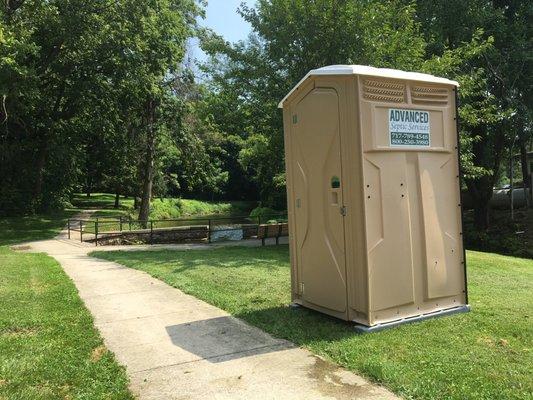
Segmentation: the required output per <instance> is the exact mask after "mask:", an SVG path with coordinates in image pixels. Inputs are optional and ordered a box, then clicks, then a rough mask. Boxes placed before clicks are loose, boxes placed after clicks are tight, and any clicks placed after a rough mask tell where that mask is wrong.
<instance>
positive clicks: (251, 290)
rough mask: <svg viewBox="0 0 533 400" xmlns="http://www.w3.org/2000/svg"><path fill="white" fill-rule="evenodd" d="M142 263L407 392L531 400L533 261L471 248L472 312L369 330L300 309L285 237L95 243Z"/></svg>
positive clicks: (116, 256) (113, 256)
mask: <svg viewBox="0 0 533 400" xmlns="http://www.w3.org/2000/svg"><path fill="white" fill-rule="evenodd" d="M93 254H94V255H95V256H98V257H101V258H105V259H109V260H114V261H117V262H119V263H121V264H124V265H127V266H129V267H132V268H136V269H140V270H143V271H146V272H148V273H149V274H151V275H153V276H154V277H157V278H159V279H161V280H163V281H165V282H167V283H169V284H171V285H173V286H175V287H177V288H179V289H181V290H183V291H184V292H186V293H189V294H192V295H194V296H196V297H198V298H200V299H203V300H205V301H207V302H209V303H211V304H214V305H216V306H218V307H220V308H222V309H224V310H226V311H228V312H230V313H231V314H233V315H236V316H238V317H239V318H242V319H244V320H245V321H247V322H249V323H251V324H253V325H256V326H258V327H260V328H262V329H264V330H265V331H267V332H270V333H272V334H273V335H275V336H277V337H282V338H286V339H289V340H291V341H293V342H295V343H297V344H299V345H302V346H305V347H307V348H309V349H310V350H311V351H313V352H314V353H316V354H320V355H322V356H325V357H327V358H329V359H331V360H333V361H334V362H336V363H338V364H340V365H343V366H344V367H346V368H349V369H351V370H353V371H355V372H358V373H361V374H364V375H365V376H367V377H368V378H370V379H371V380H373V381H376V382H379V383H382V384H384V385H386V386H387V387H389V388H390V389H392V390H393V391H395V392H396V393H398V394H400V395H402V396H404V397H406V398H417V399H458V400H459V399H461V400H463V399H476V400H477V399H487V400H489V399H490V400H492V399H530V398H531V393H532V391H533V381H532V374H531V371H532V370H533V357H532V354H531V351H532V348H531V347H532V337H533V326H532V325H533V324H532V323H531V313H532V311H533V296H532V295H531V294H532V293H533V261H532V260H526V259H520V258H513V257H504V256H499V255H496V254H488V253H479V252H468V257H467V258H468V270H469V291H470V302H471V305H472V311H471V312H470V313H467V314H461V315H454V316H449V317H444V318H440V319H434V320H428V321H424V322H421V323H416V324H411V325H404V326H401V327H398V328H394V329H391V330H387V331H383V332H378V333H374V334H369V335H357V334H355V333H354V331H353V329H351V327H350V326H349V325H348V324H346V323H343V322H341V321H338V320H335V319H333V318H329V317H326V316H323V315H321V314H319V313H316V312H311V311H308V310H305V309H298V310H292V309H289V308H288V307H287V305H288V303H289V301H290V277H289V259H288V249H287V247H286V246H279V247H265V248H221V249H215V250H207V251H181V252H180V251H168V250H167V251H145V252H131V251H128V252H96V253H93Z"/></svg>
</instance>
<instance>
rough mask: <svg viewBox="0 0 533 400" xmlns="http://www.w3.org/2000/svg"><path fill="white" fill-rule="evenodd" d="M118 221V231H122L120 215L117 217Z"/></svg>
mask: <svg viewBox="0 0 533 400" xmlns="http://www.w3.org/2000/svg"><path fill="white" fill-rule="evenodd" d="M118 221H119V222H118V223H119V231H120V232H121V233H122V215H121V216H120V217H118Z"/></svg>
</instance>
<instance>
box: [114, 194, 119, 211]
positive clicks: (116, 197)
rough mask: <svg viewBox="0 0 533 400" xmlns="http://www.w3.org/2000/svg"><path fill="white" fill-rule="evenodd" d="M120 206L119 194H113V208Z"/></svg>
mask: <svg viewBox="0 0 533 400" xmlns="http://www.w3.org/2000/svg"><path fill="white" fill-rule="evenodd" d="M119 206H120V194H119V193H118V191H117V193H116V194H115V205H114V208H118V207H119Z"/></svg>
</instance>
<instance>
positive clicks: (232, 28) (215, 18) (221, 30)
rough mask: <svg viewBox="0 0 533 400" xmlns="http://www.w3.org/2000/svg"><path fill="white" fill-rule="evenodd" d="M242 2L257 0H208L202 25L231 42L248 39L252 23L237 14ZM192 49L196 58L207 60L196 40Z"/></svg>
mask: <svg viewBox="0 0 533 400" xmlns="http://www.w3.org/2000/svg"><path fill="white" fill-rule="evenodd" d="M241 3H246V4H248V5H250V6H253V5H254V3H255V0H208V5H207V9H206V18H205V19H203V20H202V19H200V21H199V22H200V25H202V26H206V27H208V28H211V29H212V30H214V31H215V32H216V33H218V34H219V35H222V36H223V37H224V38H225V39H226V40H228V41H230V42H236V41H238V40H241V39H246V37H247V36H248V34H249V33H250V25H249V24H248V23H247V22H246V21H244V20H243V19H242V18H241V16H240V15H239V14H237V8H238V7H239V5H240V4H241ZM192 51H193V55H194V57H195V58H196V59H198V60H199V61H203V60H205V54H203V52H202V51H201V50H200V48H199V47H198V45H197V43H196V42H195V43H194V46H193V50H192Z"/></svg>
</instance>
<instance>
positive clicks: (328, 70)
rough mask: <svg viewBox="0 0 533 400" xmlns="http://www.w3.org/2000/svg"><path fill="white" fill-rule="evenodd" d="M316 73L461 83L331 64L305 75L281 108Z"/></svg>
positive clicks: (447, 83) (280, 105)
mask: <svg viewBox="0 0 533 400" xmlns="http://www.w3.org/2000/svg"><path fill="white" fill-rule="evenodd" d="M316 75H367V76H379V77H382V78H393V79H403V80H411V81H419V82H432V83H441V84H445V85H453V86H459V83H457V82H456V81H452V80H449V79H446V78H439V77H438V76H433V75H429V74H422V73H420V72H407V71H400V70H398V69H390V68H374V67H369V66H366V65H330V66H327V67H322V68H317V69H312V70H311V71H309V72H308V73H307V75H305V76H304V77H303V78H302V80H300V82H298V84H297V85H296V86H295V87H294V88H292V90H291V91H290V92H289V93H288V94H287V96H285V97H284V98H283V100H281V101H280V102H279V104H278V107H279V108H283V103H284V102H285V100H287V99H288V98H289V96H290V95H291V94H293V93H294V91H295V90H296V89H297V88H298V87H299V86H300V85H301V84H302V83H303V82H304V81H305V80H307V79H308V78H309V77H310V76H316Z"/></svg>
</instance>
